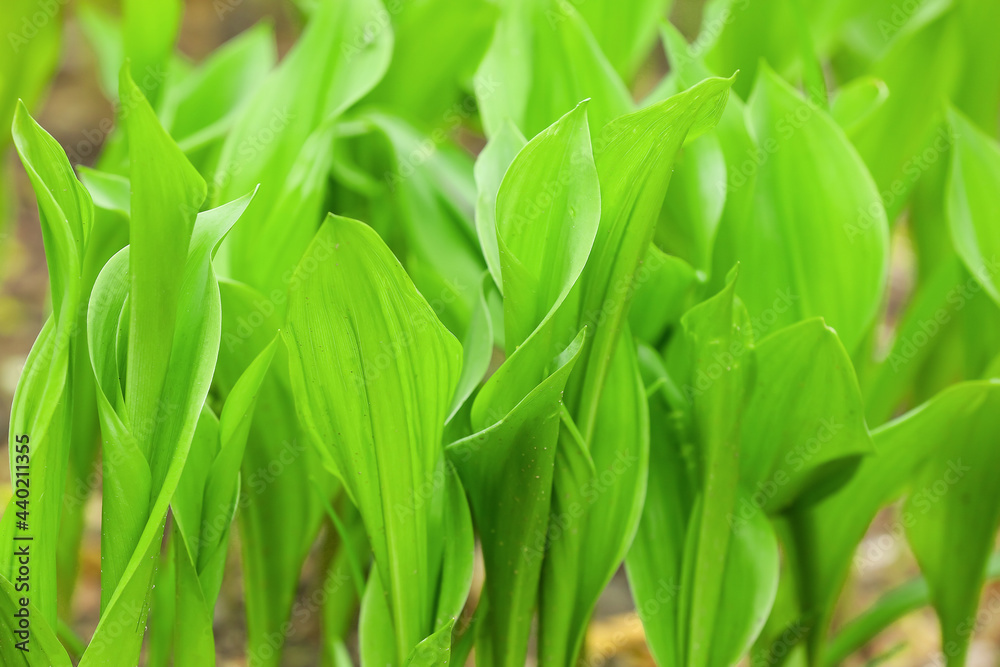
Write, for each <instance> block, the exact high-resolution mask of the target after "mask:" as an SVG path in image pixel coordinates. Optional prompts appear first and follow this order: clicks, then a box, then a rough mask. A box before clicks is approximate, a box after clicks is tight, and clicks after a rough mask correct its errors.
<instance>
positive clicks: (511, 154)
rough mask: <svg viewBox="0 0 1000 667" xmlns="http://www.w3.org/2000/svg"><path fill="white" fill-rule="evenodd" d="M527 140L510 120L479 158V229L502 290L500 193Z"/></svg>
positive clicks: (491, 267) (477, 199) (485, 254)
mask: <svg viewBox="0 0 1000 667" xmlns="http://www.w3.org/2000/svg"><path fill="white" fill-rule="evenodd" d="M526 143H528V142H527V141H526V140H525V138H524V137H523V136H521V133H520V132H519V131H518V129H517V128H516V127H515V126H514V125H513V123H511V122H510V121H506V122H504V123H502V124H501V125H500V127H499V129H497V131H496V133H495V134H493V136H491V137H490V140H489V141H488V142H487V143H486V146H485V147H484V148H483V150H482V151H480V153H479V156H478V157H477V158H476V167H475V176H476V189H477V191H478V194H477V196H476V231H477V235H478V237H479V244H480V247H481V248H482V251H483V257H484V258H486V266H487V267H489V270H490V275H492V276H493V281H494V282H495V283H496V285H497V287H499V288H500V290H501V293H502V290H503V278H502V276H501V274H500V273H501V271H500V248H499V245H498V243H497V234H496V229H497V210H496V209H497V195H498V193H499V192H500V184H501V183H502V181H503V177H504V174H506V173H507V169H509V168H510V165H511V163H512V162H513V161H514V158H515V157H517V155H518V153H520V152H521V149H523V148H524V145H525V144H526Z"/></svg>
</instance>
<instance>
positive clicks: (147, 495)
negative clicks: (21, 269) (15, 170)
mask: <svg viewBox="0 0 1000 667" xmlns="http://www.w3.org/2000/svg"><path fill="white" fill-rule="evenodd" d="M122 89H123V96H126V97H128V98H129V99H131V100H132V106H131V107H130V109H129V112H128V114H127V115H126V118H125V119H124V120H125V126H126V131H127V134H128V137H129V145H130V148H131V150H132V151H133V153H135V154H134V155H132V157H131V160H130V163H131V166H130V170H131V171H130V182H131V188H132V196H131V202H130V210H131V213H132V217H131V223H130V224H131V234H130V237H131V241H132V244H131V246H130V247H129V248H128V249H125V250H122V251H121V252H119V253H118V254H116V255H115V256H114V257H113V258H112V259H111V261H109V262H108V264H107V265H106V266H105V267H104V269H103V270H102V272H101V275H100V276H99V277H98V279H97V282H96V283H95V287H94V291H93V293H92V295H91V300H90V311H89V314H88V329H87V333H88V338H89V343H90V352H91V362H92V364H93V369H94V374H95V377H96V378H97V383H98V387H99V391H98V409H99V413H100V418H101V429H102V434H103V436H104V443H103V444H104V457H103V465H104V480H105V484H104V499H103V512H104V519H105V521H104V525H105V528H106V529H105V530H104V531H103V532H102V558H103V569H102V584H103V586H102V616H101V620H100V622H99V624H98V628H97V632H96V634H95V637H94V640H93V641H92V642H91V644H90V646H89V647H88V649H87V652H86V653H85V654H84V657H83V661H82V662H81V664H83V665H92V664H103V663H104V662H105V661H107V660H108V659H110V658H109V656H110V655H112V654H114V655H115V656H117V659H121V658H122V657H123V656H124V659H125V660H127V661H132V660H138V655H139V652H140V649H141V644H142V639H143V634H144V629H145V627H144V626H145V616H146V610H147V607H148V599H149V596H150V590H151V589H150V586H151V583H152V579H153V573H154V569H155V565H156V558H155V554H156V553H158V551H159V546H160V542H161V539H162V535H163V526H164V521H165V518H166V512H167V506H168V503H169V502H170V499H171V497H172V496H173V493H174V490H175V489H176V486H177V484H178V482H179V480H180V476H181V473H182V471H183V468H184V463H185V460H186V457H187V453H188V450H189V449H190V446H191V442H192V439H193V437H194V433H195V427H196V423H197V420H198V416H199V414H200V413H201V410H202V406H203V405H204V402H205V398H206V396H207V394H208V390H209V385H210V383H211V378H212V375H213V373H214V369H215V362H216V358H217V354H218V349H219V337H220V333H221V312H220V310H221V307H220V303H219V288H218V283H217V281H216V278H215V273H214V271H213V269H212V257H213V255H214V252H215V250H216V249H217V248H218V246H219V243H220V242H221V241H222V239H223V237H224V236H225V235H226V233H227V232H228V231H229V229H230V228H231V227H232V225H233V224H234V223H235V222H236V220H237V219H238V218H239V217H240V215H241V214H242V212H243V211H244V210H245V209H246V206H247V204H248V203H249V201H250V199H251V196H252V195H247V196H245V197H243V199H242V200H238V201H235V202H232V203H230V204H227V205H224V206H222V207H219V208H217V209H213V210H210V211H206V212H205V213H203V214H201V215H198V216H197V219H194V216H195V212H196V211H197V207H198V206H199V205H200V203H201V198H202V197H203V196H204V192H205V186H204V182H203V181H201V179H200V177H198V176H197V174H196V173H193V168H191V166H190V164H189V163H188V162H187V161H186V160H185V158H184V157H183V154H182V153H181V152H180V149H179V148H178V147H177V146H176V144H174V143H173V142H172V141H171V140H170V138H169V137H168V136H167V135H166V133H165V132H164V131H163V129H162V128H161V127H160V126H159V124H158V122H157V120H156V117H155V115H154V114H153V112H152V109H151V108H150V107H149V105H148V103H147V102H145V99H144V98H143V97H142V95H141V93H140V92H139V91H138V89H137V88H136V87H135V84H134V83H132V81H131V79H130V78H129V75H128V70H127V69H124V68H123V73H122ZM143 151H145V153H143ZM154 151H155V153H154ZM154 172H155V173H156V174H159V176H160V178H159V179H157V178H156V177H155V176H154ZM189 216H190V217H189ZM189 220H190V222H189ZM168 230H172V233H168ZM178 246H181V247H178ZM157 250H158V251H159V252H156V251H157ZM137 256H138V257H141V258H143V259H144V260H145V261H139V260H138V259H137ZM168 259H169V260H172V261H174V260H175V261H176V263H174V264H166V263H165V260H168ZM151 277H156V278H158V281H159V282H157V281H152V280H151ZM140 297H141V298H145V299H151V300H152V301H153V302H154V304H158V305H159V307H160V308H162V309H164V310H166V311H168V312H164V311H163V310H161V311H157V312H151V311H150V309H149V308H145V307H144V308H139V307H138V306H137V305H135V304H136V302H137V301H138V300H139V299H140ZM158 299H159V302H157V300H158ZM171 309H173V312H169V311H170V310H171ZM168 360H169V363H168ZM143 368H145V369H146V371H147V374H143V373H140V372H139V371H138V370H137V369H143ZM130 373H131V374H132V375H131V377H130V375H129V374H130ZM123 377H124V378H125V386H124V388H123V387H122V385H121V379H122V378H123ZM132 383H139V384H140V385H142V386H139V387H135V386H133V384H132ZM133 415H134V416H133ZM112 526H113V528H112ZM136 620H138V623H136ZM123 625H124V626H125V627H128V628H133V629H132V630H130V631H129V632H126V633H122V632H121V628H122V626H123ZM112 638H114V639H112Z"/></svg>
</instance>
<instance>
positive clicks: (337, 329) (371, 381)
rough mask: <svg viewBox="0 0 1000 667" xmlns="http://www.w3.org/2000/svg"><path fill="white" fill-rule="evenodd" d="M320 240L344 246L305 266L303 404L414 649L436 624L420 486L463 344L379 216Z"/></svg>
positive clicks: (295, 355)
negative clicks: (409, 271)
mask: <svg viewBox="0 0 1000 667" xmlns="http://www.w3.org/2000/svg"><path fill="white" fill-rule="evenodd" d="M313 244H314V245H316V244H327V245H328V246H332V247H333V251H332V253H331V258H330V259H329V260H328V261H326V262H323V263H320V264H319V265H318V266H316V267H315V269H313V270H311V271H310V270H309V268H310V267H309V266H306V265H300V266H299V268H298V269H297V271H296V277H297V278H298V286H297V288H293V289H292V290H291V294H290V301H289V316H288V324H287V327H286V329H285V330H284V332H283V336H284V338H285V342H286V344H287V346H288V349H289V357H290V367H291V376H292V386H293V391H294V392H295V395H296V407H297V409H298V412H299V415H300V417H301V419H302V420H303V422H304V423H305V425H306V426H307V428H308V429H309V432H310V435H311V436H312V438H313V442H314V444H315V446H316V447H317V448H318V449H319V451H320V453H321V455H322V457H323V460H324V462H325V463H326V464H327V465H328V467H329V468H330V469H331V470H332V471H335V472H336V473H337V474H338V476H339V477H340V478H341V480H342V481H343V483H344V485H345V488H346V489H347V490H348V493H349V494H350V496H351V499H352V501H353V502H354V504H355V505H356V506H357V507H358V509H359V511H360V512H361V516H362V518H363V520H364V522H365V526H366V528H367V531H368V535H369V539H370V540H371V542H372V548H373V550H374V552H375V563H376V566H377V568H378V574H379V577H380V579H381V580H382V582H383V585H384V586H385V588H386V590H387V593H388V596H389V602H390V608H391V617H392V623H393V626H394V628H395V644H396V651H397V655H409V653H410V651H411V650H412V649H413V647H415V646H416V645H417V644H418V643H419V642H420V641H422V640H423V639H424V638H425V637H427V636H428V635H430V634H431V633H432V631H433V629H434V628H433V620H434V619H433V613H434V609H433V606H432V603H433V600H434V589H433V584H434V583H435V582H434V581H430V580H429V579H428V578H427V574H428V573H430V572H433V571H434V570H435V567H434V564H433V563H432V562H431V561H430V559H429V550H430V546H431V545H429V544H428V536H429V530H430V526H429V522H430V520H431V517H430V511H429V508H428V506H427V505H428V503H429V502H430V498H425V497H423V496H422V495H421V492H420V491H419V489H420V488H422V487H423V486H424V485H426V484H428V483H431V482H432V481H433V479H434V475H435V472H436V471H437V470H438V467H439V463H440V462H441V459H442V455H443V449H442V448H441V436H442V430H443V426H444V420H445V417H446V416H447V411H448V406H449V404H450V401H451V399H452V396H453V393H454V389H455V386H456V384H457V382H458V377H459V371H460V364H461V348H460V346H459V344H458V342H457V341H456V340H455V339H454V337H453V336H452V335H451V334H450V333H449V332H448V331H447V329H445V328H444V326H443V325H442V324H441V323H440V321H439V320H438V319H437V317H436V315H435V314H434V311H433V310H432V309H431V307H430V305H428V303H427V301H426V300H424V298H423V297H422V296H420V294H419V293H418V292H417V291H416V289H415V288H414V287H413V284H412V283H411V282H410V281H409V278H408V277H407V276H406V274H405V272H404V271H403V268H402V267H401V266H400V265H399V263H398V262H397V261H396V259H395V257H393V255H392V253H391V252H390V251H389V249H388V248H387V247H386V246H385V244H384V243H383V242H382V241H381V239H379V237H378V235H377V234H376V233H375V232H374V231H373V230H372V229H371V228H369V227H367V226H366V225H364V224H362V223H359V222H356V221H353V220H349V219H346V218H338V217H335V216H331V217H329V218H328V219H327V221H326V222H325V223H324V224H323V226H322V227H321V228H320V231H319V233H318V234H317V236H316V239H315V240H314V241H313ZM414 570H416V572H417V573H423V574H424V576H419V575H418V576H417V577H414V576H413V574H412V573H413V571H414Z"/></svg>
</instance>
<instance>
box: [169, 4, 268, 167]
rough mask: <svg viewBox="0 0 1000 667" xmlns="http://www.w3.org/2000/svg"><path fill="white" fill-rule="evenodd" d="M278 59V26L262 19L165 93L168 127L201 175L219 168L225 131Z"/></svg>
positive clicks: (227, 43)
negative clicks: (263, 21) (275, 32)
mask: <svg viewBox="0 0 1000 667" xmlns="http://www.w3.org/2000/svg"><path fill="white" fill-rule="evenodd" d="M276 60H277V54H276V53H275V45H274V29H273V27H271V26H270V25H268V24H267V23H259V24H257V25H256V26H254V27H252V28H250V29H249V30H246V31H244V32H242V33H240V34H239V35H237V36H236V37H234V38H233V39H232V40H230V41H228V42H226V43H225V44H223V45H221V46H220V47H219V48H218V49H217V50H215V51H213V52H212V53H211V54H210V55H209V57H208V58H206V59H205V61H204V62H203V63H201V64H200V65H199V66H198V67H197V68H196V69H194V70H193V71H192V72H191V73H190V74H187V75H186V76H184V78H182V79H180V80H179V81H178V82H177V83H176V84H175V85H170V86H168V87H167V88H166V90H165V91H164V99H163V105H162V109H161V110H160V118H161V119H162V121H163V125H164V127H166V128H168V129H169V130H170V135H171V136H172V137H174V139H176V141H177V143H178V145H179V146H180V147H181V148H182V149H183V150H184V152H185V154H187V155H188V157H189V159H191V161H192V162H193V163H194V164H195V165H196V166H198V168H199V171H200V172H201V173H210V172H211V171H214V160H215V159H217V157H218V150H219V149H220V148H221V143H222V141H223V139H224V138H225V135H226V131H227V130H229V129H230V128H231V127H232V124H233V122H234V121H235V119H236V116H237V114H238V113H239V111H240V109H241V108H242V107H243V105H244V104H245V103H246V102H247V100H248V99H249V98H250V96H251V95H252V94H253V92H254V91H255V89H256V86H257V84H258V83H259V82H260V80H261V79H263V78H265V77H266V76H267V74H268V73H269V72H270V71H271V69H272V68H273V67H274V63H275V61H276Z"/></svg>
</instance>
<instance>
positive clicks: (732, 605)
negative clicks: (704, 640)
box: [708, 514, 780, 667]
mask: <svg viewBox="0 0 1000 667" xmlns="http://www.w3.org/2000/svg"><path fill="white" fill-rule="evenodd" d="M779 563H780V558H779V553H778V539H777V537H776V536H775V534H774V528H773V527H772V526H771V524H770V522H768V520H767V519H766V518H765V517H764V516H763V515H762V514H759V515H757V516H755V517H754V518H752V519H751V520H750V521H749V522H747V523H746V524H745V525H743V526H741V527H740V528H739V529H737V530H734V531H733V534H732V536H731V537H730V540H729V551H728V553H727V554H726V564H725V574H724V575H723V582H722V597H721V598H720V603H719V607H720V609H719V614H718V616H717V617H716V620H715V630H714V632H713V633H712V638H711V648H710V649H709V661H708V664H709V665H713V667H727V666H728V665H733V664H736V663H738V662H740V660H741V659H742V657H743V656H745V655H746V654H747V652H748V651H749V649H750V647H751V646H753V643H754V641H755V640H756V639H757V637H758V635H759V634H760V632H761V630H762V629H763V628H764V624H765V622H766V621H767V619H768V614H769V613H770V611H771V608H772V606H773V605H774V600H775V596H776V595H777V592H778V574H779V569H780V566H779Z"/></svg>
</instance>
